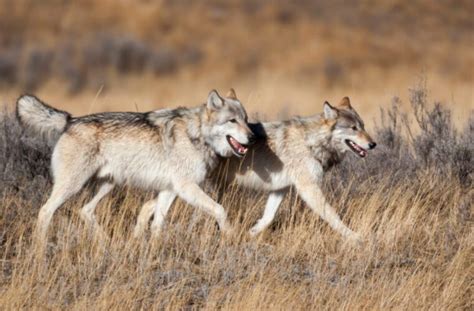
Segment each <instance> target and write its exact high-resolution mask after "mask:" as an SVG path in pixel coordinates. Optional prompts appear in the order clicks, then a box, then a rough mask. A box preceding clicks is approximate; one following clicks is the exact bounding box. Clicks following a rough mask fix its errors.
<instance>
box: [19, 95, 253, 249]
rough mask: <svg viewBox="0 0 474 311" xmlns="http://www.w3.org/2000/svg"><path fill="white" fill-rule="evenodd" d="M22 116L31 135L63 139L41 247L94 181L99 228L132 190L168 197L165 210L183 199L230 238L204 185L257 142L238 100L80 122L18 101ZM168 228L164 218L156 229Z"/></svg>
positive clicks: (89, 213)
mask: <svg viewBox="0 0 474 311" xmlns="http://www.w3.org/2000/svg"><path fill="white" fill-rule="evenodd" d="M17 116H18V119H19V121H20V123H21V124H22V125H23V126H24V127H27V128H31V129H33V130H34V131H36V132H37V133H38V134H42V135H45V136H47V137H49V138H51V137H53V139H54V137H56V138H57V142H56V144H55V146H54V149H53V153H52V157H51V171H52V176H53V180H54V185H53V190H52V193H51V196H50V197H49V199H48V200H47V202H46V203H45V204H44V205H43V206H42V207H41V209H40V211H39V216H38V221H37V226H36V233H35V237H36V238H38V239H39V240H41V241H42V240H45V238H46V234H47V229H48V226H49V223H50V221H51V219H52V216H53V214H54V212H55V211H56V210H57V209H58V208H59V207H60V206H61V205H62V204H63V203H64V202H65V201H66V200H67V199H68V198H70V197H71V196H72V195H74V194H75V193H77V192H78V191H79V190H81V188H83V186H84V184H85V183H86V182H87V181H88V180H89V179H91V178H93V177H94V178H97V179H98V180H103V183H102V185H101V186H100V189H99V190H98V193H97V194H96V195H95V196H94V197H93V198H92V200H91V201H90V202H88V203H87V204H86V205H85V206H84V207H83V208H82V210H81V213H80V215H81V218H83V219H84V220H85V221H86V223H88V224H90V225H92V226H94V227H97V225H98V224H97V222H96V219H95V218H94V209H95V207H96V205H97V203H98V202H99V201H100V200H101V199H102V198H103V197H104V196H105V195H106V194H107V193H109V192H110V191H111V190H112V189H113V188H114V186H115V185H130V186H134V187H138V188H142V189H149V190H157V191H160V200H161V202H164V203H167V202H171V201H172V200H174V198H175V197H176V196H179V197H180V198H181V199H183V200H184V201H186V202H187V203H189V204H190V205H193V206H195V207H198V208H201V209H203V210H204V211H206V212H207V213H209V214H210V215H212V216H213V217H215V219H216V220H217V223H218V225H219V227H220V229H221V230H222V231H223V232H227V231H229V230H230V225H229V223H228V221H227V214H226V212H225V210H224V208H223V207H222V206H221V205H219V204H218V203H216V202H215V201H214V200H212V199H211V198H210V197H209V196H208V195H207V194H206V193H205V192H204V191H203V190H202V189H201V188H200V186H199V185H200V183H202V182H203V181H204V179H205V177H206V175H208V173H209V172H210V171H212V170H213V169H214V168H215V167H216V166H217V164H218V162H219V159H220V158H222V157H223V158H226V157H231V156H233V155H235V156H239V157H241V156H244V155H245V154H246V152H247V151H248V147H247V145H248V144H250V143H251V142H252V140H253V139H254V138H253V137H254V135H253V132H252V131H251V130H250V128H249V127H248V125H247V114H246V111H245V109H244V107H243V106H242V104H241V103H240V101H239V100H237V99H236V98H231V97H229V98H224V97H221V96H220V95H219V94H218V93H217V92H216V91H215V90H213V91H211V92H210V93H209V96H208V98H207V102H206V103H205V104H203V105H200V106H198V107H196V108H178V109H163V110H156V111H151V112H146V113H139V112H106V113H98V114H92V115H86V116H82V117H72V116H71V115H70V114H69V113H67V112H64V111H61V110H57V109H54V108H52V107H50V106H48V105H46V104H44V103H42V102H41V101H40V100H39V99H37V98H36V97H33V96H29V95H25V96H22V97H20V98H19V99H18V101H17ZM160 225H161V224H160V223H159V220H158V218H157V219H156V220H155V224H154V226H160Z"/></svg>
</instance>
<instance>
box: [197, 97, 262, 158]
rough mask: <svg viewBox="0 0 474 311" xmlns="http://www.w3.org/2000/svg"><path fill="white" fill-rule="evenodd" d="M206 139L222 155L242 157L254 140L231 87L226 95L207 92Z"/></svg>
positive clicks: (241, 107) (242, 108)
mask: <svg viewBox="0 0 474 311" xmlns="http://www.w3.org/2000/svg"><path fill="white" fill-rule="evenodd" d="M206 115H207V118H206V124H205V128H206V132H205V136H206V141H207V143H208V144H209V145H210V146H211V147H212V148H213V149H214V151H215V152H216V153H217V154H219V155H220V156H222V157H230V156H232V154H234V155H236V156H238V157H242V156H244V155H245V154H246V153H247V151H248V145H249V144H252V143H253V142H254V141H255V138H254V134H253V132H252V131H251V130H250V128H249V127H248V125H247V113H246V112H245V109H244V107H243V106H242V104H241V103H240V101H239V100H238V99H237V96H236V95H235V91H234V90H233V89H231V90H230V91H229V93H228V94H227V95H226V97H221V96H220V95H219V93H217V91H215V90H212V91H211V92H210V93H209V96H208V98H207V103H206Z"/></svg>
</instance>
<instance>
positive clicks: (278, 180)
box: [136, 97, 375, 240]
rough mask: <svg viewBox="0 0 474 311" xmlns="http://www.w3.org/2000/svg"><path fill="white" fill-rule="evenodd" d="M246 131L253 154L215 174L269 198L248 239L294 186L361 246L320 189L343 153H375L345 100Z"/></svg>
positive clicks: (144, 215) (143, 217) (146, 213)
mask: <svg viewBox="0 0 474 311" xmlns="http://www.w3.org/2000/svg"><path fill="white" fill-rule="evenodd" d="M250 126H251V128H252V130H253V131H254V133H255V134H256V135H257V142H256V143H255V145H254V146H253V147H252V150H251V151H250V152H249V153H248V154H247V155H246V156H245V158H244V159H242V160H238V159H228V160H227V161H223V162H222V163H221V165H220V167H219V168H218V169H217V170H216V171H220V172H221V173H222V174H224V175H225V176H224V177H225V179H226V181H227V183H230V182H236V183H238V184H239V185H242V186H244V187H248V188H251V189H255V190H265V191H268V192H270V195H269V198H268V201H267V203H266V206H265V211H264V214H263V216H262V218H261V219H260V220H259V221H258V222H257V224H256V225H255V226H253V227H252V229H251V230H250V234H251V235H256V234H258V233H259V232H261V231H262V230H264V229H265V228H266V227H267V226H268V225H269V224H270V223H271V222H272V220H273V218H274V216H275V214H276V212H277V210H278V207H279V206H280V203H281V202H282V200H283V198H284V196H285V194H286V192H287V191H288V189H289V188H290V187H291V186H294V187H295V189H296V191H297V192H298V194H299V195H300V196H301V198H302V199H303V200H304V201H305V202H306V203H307V204H308V206H309V207H310V208H311V209H312V210H313V211H314V212H316V213H317V214H318V215H319V216H320V217H321V218H323V219H324V220H326V221H327V222H328V223H329V225H330V226H331V227H332V228H334V229H335V230H336V231H338V232H339V233H340V234H342V235H343V236H344V237H346V238H348V239H351V240H359V239H360V236H359V234H357V233H355V232H353V231H352V230H351V229H349V228H348V227H347V226H346V225H344V223H343V222H342V221H341V219H340V218H339V216H338V215H337V213H336V212H335V210H334V209H333V208H332V207H331V205H330V204H329V203H328V202H327V201H326V200H325V198H324V195H323V193H322V191H321V188H320V187H321V182H322V179H323V175H324V172H325V171H326V170H328V169H329V168H330V167H331V166H333V165H335V164H337V163H339V162H340V161H341V160H342V158H343V156H344V154H345V153H346V152H347V151H353V152H355V153H356V154H357V155H358V156H361V157H364V156H365V155H366V150H368V149H372V148H374V147H375V143H374V142H373V140H372V138H371V137H370V136H369V135H368V134H367V132H366V131H365V129H364V123H363V121H362V119H361V118H360V117H359V115H358V114H357V112H356V111H355V110H354V109H353V108H352V106H351V105H350V101H349V98H347V97H345V98H344V99H343V100H342V101H341V103H340V104H339V106H338V107H337V108H336V107H332V106H331V105H330V104H329V103H327V102H326V103H325V104H324V113H323V114H318V115H314V116H311V117H306V118H299V117H297V118H293V119H291V120H287V121H282V122H280V121H279V122H268V123H256V124H251V125H250ZM215 175H221V174H215ZM216 180H219V181H218V182H219V183H222V182H221V181H222V178H218V177H217V176H216ZM219 186H221V187H222V185H219ZM144 207H145V208H144V209H143V210H142V212H141V213H140V215H139V219H138V222H137V229H136V231H141V230H143V227H144V224H146V222H147V220H148V219H149V217H151V215H152V213H153V210H152V209H149V208H148V209H146V205H145V206H144ZM168 208H169V206H166V205H162V206H161V207H159V208H158V209H157V210H155V211H156V212H157V213H158V216H157V214H155V217H161V218H162V217H163V215H165V214H166V211H167V210H168Z"/></svg>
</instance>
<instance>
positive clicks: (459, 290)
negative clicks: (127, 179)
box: [0, 158, 473, 310]
mask: <svg viewBox="0 0 474 311" xmlns="http://www.w3.org/2000/svg"><path fill="white" fill-rule="evenodd" d="M367 161H370V158H369V159H368V160H367ZM418 177H419V178H418V180H417V181H415V182H407V183H406V184H405V185H404V186H398V187H394V188H390V187H387V185H386V184H387V183H389V180H365V181H362V183H363V184H370V183H372V184H373V183H377V184H379V189H380V190H378V191H377V190H374V191H371V192H370V193H364V194H363V195H361V196H360V197H357V198H354V199H352V200H351V201H350V202H346V199H347V198H346V197H345V196H344V194H343V195H342V196H341V197H339V198H337V199H336V200H334V201H333V204H334V205H335V206H342V205H344V206H345V208H346V209H347V212H346V213H345V215H344V221H345V222H346V223H349V224H350V226H351V227H352V228H354V229H355V230H357V231H359V232H361V233H363V234H364V236H365V237H366V238H367V240H366V243H365V244H363V245H362V246H359V247H353V246H351V245H349V244H346V243H344V242H343V241H341V238H340V237H339V236H338V235H337V234H336V233H335V232H334V231H332V230H331V229H330V228H329V227H328V226H327V225H326V224H325V223H323V222H321V221H320V220H318V218H317V216H316V215H314V214H312V213H311V212H310V211H309V210H308V209H307V208H306V207H304V205H303V204H301V202H300V201H299V200H298V199H297V198H294V197H293V198H291V199H286V200H285V202H284V205H283V207H282V209H281V212H280V213H279V216H278V220H277V222H276V227H275V226H274V227H273V228H270V229H269V230H267V231H266V232H265V233H264V234H263V235H262V236H260V237H258V238H256V239H249V238H248V236H247V234H246V231H247V230H248V229H249V228H250V226H251V225H252V224H253V223H254V222H255V220H256V219H257V217H258V216H259V215H260V213H261V212H262V207H263V205H264V201H263V200H264V198H263V197H262V196H255V195H250V194H249V193H247V192H230V193H228V194H227V195H226V196H225V198H224V201H223V204H224V206H225V207H226V209H227V210H228V211H229V213H230V217H231V220H232V223H234V224H235V226H236V228H237V234H236V236H235V238H232V239H226V238H224V237H222V236H221V234H220V233H219V232H218V230H217V226H216V224H215V223H214V221H213V220H212V219H210V217H208V216H207V215H205V214H203V213H201V212H198V211H196V210H195V209H193V208H191V207H189V206H186V205H185V204H183V203H182V202H178V203H177V204H175V205H174V207H173V208H172V211H171V212H170V215H169V216H170V217H169V218H168V225H167V229H166V231H165V232H164V234H163V236H162V237H161V238H160V239H159V240H155V241H153V240H149V239H148V238H144V239H140V240H133V239H132V238H131V236H130V234H131V229H132V228H133V225H134V221H135V220H136V216H137V212H138V206H139V205H140V204H141V203H143V195H141V194H140V195H137V193H135V192H131V191H129V190H124V191H121V193H116V194H115V195H114V196H113V198H110V199H107V200H105V201H104V202H103V203H102V204H101V205H100V206H99V208H98V215H99V219H100V223H102V224H104V225H105V227H106V229H107V230H106V231H107V233H109V234H110V235H111V239H110V241H108V242H105V245H104V244H102V243H100V242H99V241H98V240H97V239H94V238H93V236H92V235H90V234H88V231H87V230H85V228H84V226H83V224H82V222H81V221H80V219H79V217H78V214H77V212H78V206H81V205H82V204H83V203H84V202H85V199H86V198H88V197H89V198H90V192H86V193H84V194H82V195H80V196H79V198H78V199H77V200H74V201H73V202H70V203H68V204H66V206H64V207H63V208H61V209H60V212H58V213H57V214H56V215H55V219H54V225H53V226H52V227H51V228H50V232H51V234H50V243H49V249H48V256H47V257H45V258H44V259H42V260H38V259H35V258H36V257H35V256H36V254H35V253H32V252H31V249H32V248H31V247H30V237H31V236H30V232H31V229H32V228H33V225H34V220H35V217H36V210H37V209H36V204H35V208H33V207H32V206H30V205H28V204H25V201H23V200H21V199H20V198H18V197H16V196H8V195H7V196H5V197H4V198H3V199H2V202H3V204H2V205H3V206H10V208H16V209H17V210H16V211H15V212H14V214H15V217H14V218H13V221H14V223H13V224H12V223H6V221H11V220H12V219H5V218H4V217H2V219H1V220H0V223H1V226H2V227H3V228H8V232H4V234H3V235H4V237H3V241H2V250H3V255H2V258H1V260H2V262H1V267H2V270H3V275H4V276H7V277H4V278H3V279H2V283H1V296H0V303H1V305H2V309H7V310H18V309H28V310H31V309H74V310H86V309H87V310H90V309H95V310H110V309H121V310H125V309H126V310H135V309H173V310H176V309H201V308H202V309H207V310H214V309H226V310H275V309H277V310H285V309H286V310H288V309H293V310H308V309H313V310H314V309H331V310H334V309H342V310H360V309H378V310H381V309H397V310H406V309H410V310H413V309H416V310H420V309H421V310H433V309H434V310H468V309H470V308H471V307H472V275H473V263H472V255H473V243H472V241H473V231H472V218H469V217H470V216H469V213H470V212H472V210H469V209H471V208H472V207H469V206H467V207H466V206H464V207H460V206H462V202H461V201H462V200H461V197H462V193H461V190H460V189H461V188H460V186H459V185H458V184H456V181H453V180H450V179H445V178H441V177H440V176H433V175H431V174H430V173H429V172H426V173H423V174H422V175H420V176H418ZM25 182H28V181H25ZM352 182H361V181H352ZM370 188H372V189H376V188H374V187H373V186H371V187H370ZM43 197H44V198H46V196H43ZM464 204H466V203H464ZM10 213H12V212H10ZM466 213H467V216H466ZM5 214H6V211H5V210H3V211H2V215H4V216H5ZM469 219H471V220H469ZM469 224H470V225H469Z"/></svg>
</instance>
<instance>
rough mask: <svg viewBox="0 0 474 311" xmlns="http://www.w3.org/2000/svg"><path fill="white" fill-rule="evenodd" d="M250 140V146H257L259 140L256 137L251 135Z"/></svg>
mask: <svg viewBox="0 0 474 311" xmlns="http://www.w3.org/2000/svg"><path fill="white" fill-rule="evenodd" d="M248 140H249V145H252V144H255V141H256V140H257V139H256V138H255V135H249V137H248Z"/></svg>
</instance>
